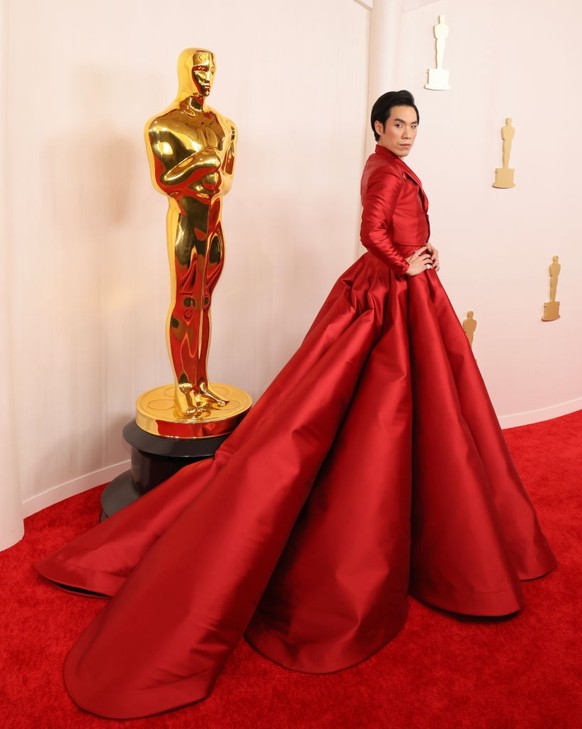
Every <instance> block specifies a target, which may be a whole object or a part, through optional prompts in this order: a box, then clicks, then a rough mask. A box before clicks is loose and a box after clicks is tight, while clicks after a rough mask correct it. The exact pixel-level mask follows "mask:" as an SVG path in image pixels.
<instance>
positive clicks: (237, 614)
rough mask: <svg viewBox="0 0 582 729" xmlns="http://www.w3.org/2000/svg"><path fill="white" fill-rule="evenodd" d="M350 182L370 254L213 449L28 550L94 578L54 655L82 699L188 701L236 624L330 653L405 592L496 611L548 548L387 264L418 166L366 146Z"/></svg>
mask: <svg viewBox="0 0 582 729" xmlns="http://www.w3.org/2000/svg"><path fill="white" fill-rule="evenodd" d="M362 193H363V206H364V207H363V219H362V241H363V243H364V244H365V245H366V247H367V248H368V249H369V252H367V253H365V254H364V255H363V256H362V257H361V258H360V259H359V260H358V261H356V263H355V264H354V265H353V266H351V267H350V268H349V269H348V270H347V271H346V272H345V273H344V274H343V275H342V276H341V278H340V279H339V280H338V281H337V283H336V284H335V286H334V287H333V289H332V291H331V293H330V294H329V297H328V298H327V300H326V302H325V303H324V305H323V308H322V309H321V311H320V312H319V314H318V316H317V318H316V319H315V321H314V323H313V325H312V327H311V329H310V330H309V332H308V334H307V336H306V337H305V340H304V341H303V343H302V344H301V346H300V348H299V350H298V351H297V352H296V354H295V355H294V356H293V357H292V359H291V360H290V361H289V362H288V363H287V365H286V366H285V367H284V368H283V370H282V371H281V372H280V374H279V375H278V376H277V377H276V378H275V380H274V381H273V383H272V384H271V385H270V386H269V388H268V389H267V391H266V392H265V394H264V395H263V396H262V398H261V399H260V400H259V401H258V402H257V404H256V405H255V407H254V408H253V409H252V410H251V412H250V414H249V415H248V416H247V418H246V419H245V420H244V421H243V423H242V424H241V425H240V426H239V427H238V428H237V430H236V431H235V432H234V433H233V434H232V435H231V436H230V437H229V438H228V439H227V440H226V441H225V442H224V444H223V445H222V446H221V448H220V449H219V451H218V452H217V454H216V457H215V458H214V459H210V460H207V461H204V462H200V463H196V464H194V465H191V466H187V467H186V468H184V469H183V470H182V471H180V472H179V473H178V474H177V475H176V476H174V477H173V478H171V479H170V480H168V481H167V482H165V483H164V484H162V485H160V486H159V487H157V488H156V489H154V490H153V491H152V492H150V493H149V494H147V495H146V496H144V497H143V498H141V499H140V500H139V501H137V502H136V503H135V504H133V505H131V506H129V507H127V508H126V509H124V510H123V511H121V512H119V513H117V514H115V515H114V516H113V517H111V518H110V519H108V520H107V521H106V522H104V523H102V524H99V525H98V526H96V527H95V528H94V529H92V530H91V531H89V532H87V533H86V534H84V535H82V536H81V537H80V538H78V539H76V540H75V541H74V542H72V543H70V544H68V545H67V546H65V547H64V548H62V549H61V550H60V551H59V552H58V553H57V554H56V555H54V556H52V557H50V558H48V559H46V560H45V561H43V562H42V563H41V564H40V565H39V566H38V567H39V570H40V572H41V573H42V574H43V575H44V576H45V577H47V578H48V579H50V580H52V581H54V582H57V583H60V584H61V585H67V586H70V587H73V588H81V589H83V590H89V591H92V592H95V593H100V594H102V595H107V596H111V597H113V599H112V600H111V601H110V602H109V603H108V604H107V605H106V606H105V608H104V610H103V611H102V612H101V613H100V615H99V616H98V617H97V618H96V619H95V621H94V622H93V623H92V624H91V625H89V627H88V628H87V629H86V631H85V632H84V633H83V634H82V635H81V637H80V638H79V640H78V641H77V643H76V644H75V645H74V647H73V649H72V650H71V652H70V654H69V656H68V658H67V661H66V665H65V681H66V686H67V689H68V691H69V693H70V694H71V696H72V698H73V699H74V701H75V702H76V703H77V704H78V705H79V706H81V707H82V708H84V709H86V710H88V711H91V712H93V713H95V714H99V715H101V716H105V717H112V718H130V717H140V716H146V715H150V714H153V713H157V712H162V711H165V710H168V709H172V708H175V707H178V706H181V705H184V704H188V703H191V702H194V701H198V700H200V699H203V698H204V697H206V696H208V694H209V693H210V691H211V690H212V686H213V684H214V682H215V680H216V678H217V676H218V674H219V673H220V670H221V668H222V666H223V664H224V662H225V661H226V660H227V658H228V656H229V654H230V652H231V651H232V650H233V648H234V646H235V645H236V644H237V642H238V640H239V639H240V638H241V636H242V635H243V634H244V635H245V636H246V639H247V640H248V641H249V642H250V643H251V645H253V646H254V647H255V648H256V649H257V650H258V651H259V652H260V653H262V654H263V655H264V656H266V657H267V658H269V659H271V660H272V661H275V662H276V663H279V664H281V665H282V666H286V667H288V668H292V669H296V670H300V671H307V672H314V673H324V672H329V671H338V670H341V669H344V668H347V667H349V666H352V665H354V664H355V663H358V662H359V661H362V660H364V659H366V658H367V657H369V656H370V655H371V654H373V653H374V652H376V651H378V650H379V649H380V648H382V647H383V646H384V645H385V644H386V643H387V642H388V641H389V640H390V639H391V638H393V637H394V636H395V635H396V633H398V631H399V630H400V628H401V627H402V625H403V623H404V621H405V618H406V609H407V596H408V595H409V594H410V595H413V596H414V597H415V598H417V599H419V600H422V601H423V602H425V603H428V604H430V605H434V606H436V607H438V608H442V609H445V610H449V611H453V612H456V613H463V614H467V615H480V616H483V615H485V616H487V615H489V616H499V615H507V614H510V613H513V612H515V611H517V610H519V609H520V608H521V607H522V605H523V601H522V593H521V590H520V580H529V579H533V578H536V577H540V576H541V575H543V574H545V573H547V572H549V571H550V570H551V569H552V568H553V567H554V566H555V560H554V557H553V555H552V552H551V550H550V548H549V546H548V544H547V542H546V540H545V538H544V536H543V534H542V532H541V530H540V527H539V525H538V522H537V519H536V515H535V512H534V510H533V508H532V505H531V503H530V501H529V499H528V496H527V494H526V492H525V490H524V487H523V485H522V484H521V482H520V479H519V476H518V474H517V472H516V470H515V467H514V465H513V463H512V460H511V457H510V455H509V452H508V450H507V447H506V444H505V442H504V440H503V436H502V434H501V431H500V428H499V425H498V422H497V419H496V416H495V413H494V411H493V408H492V405H491V403H490V401H489V397H488V395H487V392H486V389H485V386H484V384H483V381H482V379H481V376H480V374H479V371H478V369H477V366H476V364H475V360H474V358H473V356H472V353H471V349H470V347H469V345H468V342H467V338H466V336H465V334H464V332H463V329H462V327H461V326H460V324H459V321H458V319H457V317H456V316H455V313H454V311H453V309H452V308H451V304H450V303H449V300H448V298H447V295H446V294H445V292H444V290H443V287H442V286H441V283H440V281H439V278H438V275H437V273H436V272H435V271H434V270H428V271H426V272H425V273H422V274H420V275H418V276H413V277H407V276H405V275H404V272H405V271H406V270H407V264H406V262H405V257H406V256H408V255H410V254H411V253H412V252H413V251H414V250H416V249H417V248H418V247H419V246H420V245H422V244H424V243H425V242H426V241H427V240H428V235H429V228H428V218H427V214H426V211H427V207H428V203H427V199H426V197H425V195H424V192H423V190H422V186H421V183H420V181H419V179H418V178H417V177H416V175H415V174H414V173H413V172H412V171H411V170H410V168H409V167H408V166H407V165H406V164H405V163H404V162H403V161H402V160H401V159H399V158H398V157H396V156H395V155H393V154H392V153H391V152H389V151H388V150H387V149H385V148H383V147H380V146H379V147H377V148H376V151H375V153H374V154H372V155H371V157H370V158H369V159H368V161H367V163H366V167H365V170H364V175H363V179H362Z"/></svg>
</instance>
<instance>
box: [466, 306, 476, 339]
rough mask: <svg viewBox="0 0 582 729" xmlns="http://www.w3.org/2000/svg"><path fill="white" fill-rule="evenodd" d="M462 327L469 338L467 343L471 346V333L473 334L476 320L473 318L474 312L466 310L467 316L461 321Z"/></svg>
mask: <svg viewBox="0 0 582 729" xmlns="http://www.w3.org/2000/svg"><path fill="white" fill-rule="evenodd" d="M463 329H464V330H465V334H466V335H467V339H468V340H469V345H470V346H471V347H473V335H474V334H475V329H477V320H476V319H475V313H474V312H472V311H468V312H467V318H466V319H465V320H464V321H463Z"/></svg>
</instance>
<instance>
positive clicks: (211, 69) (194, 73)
mask: <svg viewBox="0 0 582 729" xmlns="http://www.w3.org/2000/svg"><path fill="white" fill-rule="evenodd" d="M215 72H216V66H215V64H214V54H213V53H212V51H207V50H205V49H204V48H186V50H185V51H182V53H180V58H179V59H178V78H179V81H180V91H179V96H180V97H182V98H184V97H186V96H194V95H195V96H208V94H209V93H210V90H211V88H212V82H213V81H214V74H215Z"/></svg>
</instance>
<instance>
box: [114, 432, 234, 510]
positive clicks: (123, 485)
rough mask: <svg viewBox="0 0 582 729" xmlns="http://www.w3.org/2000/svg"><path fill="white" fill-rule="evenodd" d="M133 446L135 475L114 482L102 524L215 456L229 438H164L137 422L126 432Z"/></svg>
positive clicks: (132, 464)
mask: <svg viewBox="0 0 582 729" xmlns="http://www.w3.org/2000/svg"><path fill="white" fill-rule="evenodd" d="M123 437H124V438H125V440H126V441H127V442H128V443H129V445H130V446H131V471H125V472H124V473H122V474H121V475H119V476H117V478H114V479H113V481H111V483H109V484H108V485H107V486H106V487H105V490H104V491H103V493H102V494H101V509H102V514H101V521H103V519H107V517H109V516H111V515H112V514H115V512H117V511H119V510H120V509H123V507H124V506H127V505H128V504H131V503H132V502H133V501H136V500H137V499H139V497H140V496H142V495H143V494H145V493H146V492H148V491H150V490H151V489H153V488H155V487H156V486H157V485H158V484H160V483H162V481H165V480H166V479H168V478H170V476H173V475H174V474H175V473H177V472H178V471H179V470H180V469H181V468H183V467H184V466H187V465H188V464H189V463H194V462H195V461H200V460H202V459H203V458H209V457H210V456H213V455H214V454H215V452H216V450H217V448H218V446H219V445H220V444H221V443H222V442H223V440H225V438H226V437H227V436H226V435H220V436H217V437H215V438H192V439H189V438H164V437H163V436H160V435H152V434H151V433H146V431H145V430H142V429H141V428H139V427H138V426H137V425H136V423H135V421H133V420H132V421H131V422H130V423H128V424H127V425H126V426H125V427H124V429H123Z"/></svg>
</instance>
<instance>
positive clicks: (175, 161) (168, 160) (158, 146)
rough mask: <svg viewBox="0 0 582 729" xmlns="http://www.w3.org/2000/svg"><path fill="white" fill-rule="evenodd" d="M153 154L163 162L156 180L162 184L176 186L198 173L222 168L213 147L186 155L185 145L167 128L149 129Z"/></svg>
mask: <svg viewBox="0 0 582 729" xmlns="http://www.w3.org/2000/svg"><path fill="white" fill-rule="evenodd" d="M148 140H149V144H150V147H151V151H152V155H153V157H154V163H155V159H158V160H159V161H160V162H161V163H162V170H161V171H160V170H157V171H156V180H157V181H158V183H159V184H160V185H161V186H170V187H172V186H176V185H181V184H182V183H184V182H186V181H188V180H189V179H190V178H191V177H192V176H193V175H195V174H196V173H198V174H199V176H202V175H204V174H206V173H207V172H210V171H216V170H218V169H220V164H221V162H220V158H219V156H218V155H217V154H216V152H215V151H214V150H212V149H206V148H205V149H201V150H199V151H197V152H191V153H189V154H186V156H184V152H185V151H186V150H185V149H184V146H183V145H182V143H181V142H180V141H179V139H178V138H177V137H176V136H175V135H173V134H170V133H168V130H167V129H163V130H157V129H156V128H155V127H152V128H150V129H149V130H148Z"/></svg>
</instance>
